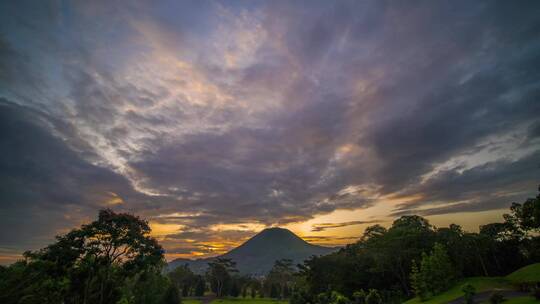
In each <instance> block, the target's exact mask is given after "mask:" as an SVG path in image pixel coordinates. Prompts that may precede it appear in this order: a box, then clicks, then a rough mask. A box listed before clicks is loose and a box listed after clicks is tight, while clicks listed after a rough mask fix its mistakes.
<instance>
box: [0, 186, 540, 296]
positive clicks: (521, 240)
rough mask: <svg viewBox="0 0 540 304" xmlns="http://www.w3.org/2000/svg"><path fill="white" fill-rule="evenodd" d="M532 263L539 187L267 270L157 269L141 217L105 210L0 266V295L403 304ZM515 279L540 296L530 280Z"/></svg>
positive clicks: (539, 254)
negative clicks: (533, 193) (504, 207)
mask: <svg viewBox="0 0 540 304" xmlns="http://www.w3.org/2000/svg"><path fill="white" fill-rule="evenodd" d="M539 191H540V188H539ZM538 262H540V194H538V196H537V197H536V198H530V199H527V200H526V201H525V202H523V203H512V204H511V206H510V210H509V212H508V213H506V214H504V221H503V222H501V223H490V224H486V225H483V226H481V227H480V229H479V232H467V231H464V230H463V229H462V228H461V227H460V226H458V225H455V224H452V225H450V226H449V227H441V228H438V227H434V226H433V225H431V224H430V223H429V221H428V220H426V219H425V218H423V217H420V216H416V215H410V216H402V217H400V218H398V219H396V220H395V221H394V222H393V224H392V225H391V226H390V227H388V228H385V227H383V226H380V225H373V226H370V227H368V228H367V229H366V230H365V231H364V232H363V235H362V236H361V237H360V239H359V240H358V241H357V242H356V243H353V244H349V245H347V246H346V247H344V248H342V249H340V250H339V251H337V252H335V253H331V254H328V255H323V256H313V257H311V258H310V259H308V260H306V261H305V262H304V263H303V264H301V265H293V263H292V262H291V261H290V260H286V259H283V260H278V261H275V264H274V267H273V268H272V270H271V271H270V272H269V273H268V274H267V275H266V276H265V277H250V276H245V275H240V274H239V273H238V271H237V270H236V268H235V261H233V260H230V259H220V258H218V259H216V260H214V261H213V262H211V263H209V265H208V266H209V267H208V271H207V272H206V274H204V275H201V274H195V273H193V272H192V271H191V270H190V269H189V267H187V266H180V267H177V268H176V269H174V270H172V271H165V266H166V262H165V259H164V250H163V248H162V247H161V246H160V245H159V244H158V242H157V241H156V240H155V239H154V238H152V237H151V236H150V227H149V225H148V223H147V221H145V220H143V219H141V218H139V217H137V216H134V215H131V214H125V213H115V212H113V211H111V210H109V209H106V210H102V211H100V212H99V215H98V218H97V219H96V220H95V221H94V222H92V223H89V224H86V225H83V226H81V227H80V228H78V229H73V230H72V231H70V232H69V233H67V234H65V235H61V236H58V237H57V238H56V241H55V242H54V243H53V244H51V245H49V246H47V247H45V248H43V249H40V250H37V251H28V252H25V253H24V258H23V259H21V260H20V261H18V262H16V263H13V264H11V265H9V266H2V267H1V268H0V303H5V304H11V303H28V304H30V303H36V304H37V303H40V304H48V303H51V304H52V303H66V304H67V303H70V304H71V303H72V304H91V303H92V304H93V303H98V304H104V303H119V304H128V303H156V304H157V303H162V304H169V303H170V304H173V303H174V304H178V303H181V302H182V301H183V300H186V299H195V298H201V297H202V298H204V297H207V296H208V295H211V296H212V297H213V298H225V297H229V298H231V297H232V298H244V299H255V298H262V297H264V298H273V299H280V300H288V301H289V302H290V303H291V304H307V303H311V304H347V303H351V304H352V303H355V304H356V303H357V304H380V303H402V302H404V301H407V300H409V299H412V298H415V297H416V299H419V301H428V300H429V299H430V298H432V297H434V296H436V295H438V294H441V293H443V292H445V291H447V290H448V289H449V288H451V287H452V286H453V285H454V284H455V283H456V282H458V281H459V280H461V279H463V278H469V277H499V276H505V275H508V274H510V273H512V272H514V271H516V270H518V269H520V268H522V267H524V266H527V265H530V264H534V263H538ZM521 287H522V288H525V289H527V290H528V291H530V292H533V293H534V294H535V296H536V297H537V299H539V298H540V289H539V288H540V286H539V285H538V282H536V283H534V284H530V285H527V286H521ZM467 288H469V289H470V290H469V289H467ZM463 292H464V295H465V296H467V294H469V295H472V294H474V288H473V287H472V286H464V289H463ZM470 299H472V298H470ZM492 300H493V301H492V303H493V302H495V303H499V302H497V300H496V297H495V298H494V299H492ZM468 302H469V301H468ZM470 302H472V300H471V301H470Z"/></svg>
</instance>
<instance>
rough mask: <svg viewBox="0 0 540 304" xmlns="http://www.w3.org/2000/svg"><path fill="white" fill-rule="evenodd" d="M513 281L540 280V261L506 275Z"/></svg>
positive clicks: (529, 281) (531, 281)
mask: <svg viewBox="0 0 540 304" xmlns="http://www.w3.org/2000/svg"><path fill="white" fill-rule="evenodd" d="M506 278H507V279H508V280H510V281H511V282H512V283H534V282H540V263H536V264H531V265H529V266H525V267H523V268H521V269H518V270H516V271H514V272H512V273H511V274H509V275H508V276H507V277H506Z"/></svg>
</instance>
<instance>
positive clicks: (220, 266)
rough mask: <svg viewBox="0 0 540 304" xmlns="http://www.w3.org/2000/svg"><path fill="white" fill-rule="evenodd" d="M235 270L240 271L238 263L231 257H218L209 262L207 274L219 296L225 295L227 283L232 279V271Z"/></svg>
mask: <svg viewBox="0 0 540 304" xmlns="http://www.w3.org/2000/svg"><path fill="white" fill-rule="evenodd" d="M235 272H238V270H237V269H236V263H235V262H234V261H233V260H231V259H226V258H217V259H216V260H215V261H212V262H210V263H208V271H207V273H206V275H207V277H208V280H209V281H210V284H211V286H212V289H213V291H214V292H215V293H216V296H217V297H222V296H223V295H224V291H225V284H226V283H227V282H229V281H230V280H231V273H235Z"/></svg>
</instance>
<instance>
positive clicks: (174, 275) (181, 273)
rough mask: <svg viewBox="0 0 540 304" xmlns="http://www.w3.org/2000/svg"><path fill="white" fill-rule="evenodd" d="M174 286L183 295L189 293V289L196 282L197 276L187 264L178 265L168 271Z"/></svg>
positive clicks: (185, 295)
mask: <svg viewBox="0 0 540 304" xmlns="http://www.w3.org/2000/svg"><path fill="white" fill-rule="evenodd" d="M168 276H169V278H170V279H171V281H172V282H173V284H174V286H175V287H176V288H177V289H178V290H180V291H181V292H182V296H183V297H187V296H189V295H190V294H191V292H190V291H191V289H193V287H194V285H195V284H196V283H197V276H196V275H195V274H194V273H193V271H191V269H189V267H188V265H187V264H186V265H180V266H178V267H176V268H175V269H173V270H172V271H171V272H169V273H168Z"/></svg>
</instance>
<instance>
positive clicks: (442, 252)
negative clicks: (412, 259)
mask: <svg viewBox="0 0 540 304" xmlns="http://www.w3.org/2000/svg"><path fill="white" fill-rule="evenodd" d="M453 279H454V271H453V268H452V263H451V262H450V258H449V257H448V254H447V253H446V249H445V248H444V246H443V245H441V244H439V243H435V245H434V246H433V250H432V252H431V254H429V255H427V254H425V253H424V254H422V261H421V264H420V268H418V267H417V266H416V263H413V266H412V271H411V285H412V287H413V289H414V292H415V294H416V295H417V296H418V297H419V298H420V299H422V300H425V299H426V298H427V297H429V296H431V295H436V294H439V293H441V292H443V291H445V290H447V289H448V288H449V287H450V285H451V283H452V282H453Z"/></svg>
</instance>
